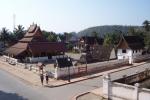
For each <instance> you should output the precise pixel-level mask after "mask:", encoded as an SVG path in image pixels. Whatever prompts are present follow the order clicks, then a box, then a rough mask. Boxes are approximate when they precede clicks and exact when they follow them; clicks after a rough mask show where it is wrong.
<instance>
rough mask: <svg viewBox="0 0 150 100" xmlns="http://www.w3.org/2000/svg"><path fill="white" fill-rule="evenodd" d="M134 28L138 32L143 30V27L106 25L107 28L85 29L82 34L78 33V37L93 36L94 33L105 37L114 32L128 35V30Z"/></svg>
mask: <svg viewBox="0 0 150 100" xmlns="http://www.w3.org/2000/svg"><path fill="white" fill-rule="evenodd" d="M131 27H133V28H134V29H136V30H141V29H142V27H141V26H123V25H105V26H96V27H91V28H87V29H84V30H82V31H80V32H78V36H79V37H81V36H92V33H93V32H96V33H98V36H100V37H103V36H104V35H105V34H106V33H113V32H118V33H123V34H126V33H128V30H129V29H130V28H131Z"/></svg>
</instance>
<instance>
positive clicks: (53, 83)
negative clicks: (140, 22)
mask: <svg viewBox="0 0 150 100" xmlns="http://www.w3.org/2000/svg"><path fill="white" fill-rule="evenodd" d="M145 63H146V62H142V63H135V64H134V65H132V66H124V67H121V68H117V69H113V70H109V71H104V72H100V73H96V74H92V75H87V76H83V77H78V78H74V79H71V82H68V81H67V80H56V79H51V78H49V84H48V85H45V86H46V87H51V88H52V87H58V86H63V85H67V84H71V83H75V82H79V81H83V80H87V79H92V78H96V77H99V76H102V75H103V74H105V73H114V72H118V71H121V70H125V69H129V68H132V67H136V66H138V65H142V64H145ZM0 69H2V70H4V71H7V72H9V73H10V74H12V75H14V76H16V77H18V78H19V79H21V80H23V81H24V82H26V83H29V84H30V85H34V86H41V82H40V77H39V75H38V74H37V73H34V72H32V71H29V70H28V69H23V68H21V67H19V66H13V65H10V64H8V63H7V62H3V61H0Z"/></svg>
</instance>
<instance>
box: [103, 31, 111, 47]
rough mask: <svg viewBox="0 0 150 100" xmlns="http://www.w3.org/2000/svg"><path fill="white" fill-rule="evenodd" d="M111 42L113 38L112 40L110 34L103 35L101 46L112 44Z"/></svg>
mask: <svg viewBox="0 0 150 100" xmlns="http://www.w3.org/2000/svg"><path fill="white" fill-rule="evenodd" d="M112 41H113V38H112V36H111V34H110V33H107V34H105V36H104V43H103V45H105V46H109V45H111V44H112Z"/></svg>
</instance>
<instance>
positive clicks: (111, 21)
mask: <svg viewBox="0 0 150 100" xmlns="http://www.w3.org/2000/svg"><path fill="white" fill-rule="evenodd" d="M149 4H150V0H0V30H1V28H2V27H6V28H7V29H9V30H10V31H12V30H13V26H14V24H13V23H14V22H15V26H17V25H23V26H24V27H25V29H27V28H28V27H29V26H30V25H31V24H33V23H36V24H37V25H39V26H40V27H41V29H42V30H47V31H54V32H56V33H62V32H73V31H75V32H79V31H81V30H83V29H86V28H89V27H93V26H101V25H142V23H143V21H144V20H150V6H149ZM14 16H15V21H14V20H13V19H14Z"/></svg>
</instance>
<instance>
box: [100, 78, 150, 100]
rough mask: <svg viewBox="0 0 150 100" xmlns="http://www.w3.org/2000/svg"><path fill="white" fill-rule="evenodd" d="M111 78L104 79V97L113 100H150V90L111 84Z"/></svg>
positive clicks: (136, 86) (137, 86) (136, 85)
mask: <svg viewBox="0 0 150 100" xmlns="http://www.w3.org/2000/svg"><path fill="white" fill-rule="evenodd" d="M110 80H111V79H110V76H109V75H105V76H104V78H103V96H104V97H105V98H109V99H112V100H150V89H145V88H139V84H138V83H136V84H135V86H131V85H126V84H122V83H117V82H111V81H110Z"/></svg>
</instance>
